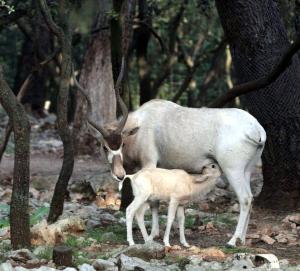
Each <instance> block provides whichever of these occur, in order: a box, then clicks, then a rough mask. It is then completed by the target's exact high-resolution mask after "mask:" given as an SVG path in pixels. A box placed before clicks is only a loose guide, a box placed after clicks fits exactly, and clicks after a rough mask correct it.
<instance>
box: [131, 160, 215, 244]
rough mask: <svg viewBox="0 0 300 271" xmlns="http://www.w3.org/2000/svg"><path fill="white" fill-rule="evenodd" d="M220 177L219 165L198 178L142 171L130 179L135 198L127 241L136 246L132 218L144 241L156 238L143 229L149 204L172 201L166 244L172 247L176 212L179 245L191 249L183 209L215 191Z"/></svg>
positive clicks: (181, 173) (180, 173) (179, 172)
mask: <svg viewBox="0 0 300 271" xmlns="http://www.w3.org/2000/svg"><path fill="white" fill-rule="evenodd" d="M219 176H220V169H219V167H218V166H217V165H216V164H210V165H207V166H205V167H204V169H203V173H202V174H201V175H199V176H191V175H189V174H188V173H186V172H185V171H184V170H178V169H174V170H167V169H161V168H154V169H142V170H140V171H139V172H138V173H136V174H134V175H130V176H127V177H129V178H130V179H131V185H132V189H133V194H134V200H133V202H132V203H131V204H130V205H129V206H128V207H127V209H126V226H127V241H128V243H129V245H134V241H133V237H132V222H133V217H134V216H135V217H136V220H137V223H138V225H139V228H140V230H141V232H142V235H143V238H144V240H145V241H148V240H151V239H153V236H151V235H150V236H148V233H147V230H146V228H145V225H144V212H145V210H146V208H147V202H149V201H150V202H151V201H157V200H167V201H169V208H168V221H167V227H166V231H165V236H164V244H165V246H170V242H169V236H170V230H171V226H172V223H173V220H174V217H175V214H176V211H177V218H178V224H179V233H180V242H181V244H182V245H184V246H186V247H188V246H189V244H188V243H187V241H186V239H185V235H184V220H185V217H184V208H183V205H184V204H186V203H188V202H190V201H193V200H195V199H197V198H199V197H203V196H205V195H206V194H207V193H209V192H210V191H211V190H212V189H213V188H214V186H215V184H216V180H217V178H218V177H219Z"/></svg>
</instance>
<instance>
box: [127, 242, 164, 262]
mask: <svg viewBox="0 0 300 271" xmlns="http://www.w3.org/2000/svg"><path fill="white" fill-rule="evenodd" d="M121 253H123V254H125V255H127V256H131V257H138V258H141V259H143V260H150V259H162V258H164V257H165V256H166V253H165V247H164V246H163V245H161V244H159V243H157V242H155V241H149V242H146V243H145V244H138V245H134V246H130V247H128V248H126V249H125V250H124V251H122V252H121Z"/></svg>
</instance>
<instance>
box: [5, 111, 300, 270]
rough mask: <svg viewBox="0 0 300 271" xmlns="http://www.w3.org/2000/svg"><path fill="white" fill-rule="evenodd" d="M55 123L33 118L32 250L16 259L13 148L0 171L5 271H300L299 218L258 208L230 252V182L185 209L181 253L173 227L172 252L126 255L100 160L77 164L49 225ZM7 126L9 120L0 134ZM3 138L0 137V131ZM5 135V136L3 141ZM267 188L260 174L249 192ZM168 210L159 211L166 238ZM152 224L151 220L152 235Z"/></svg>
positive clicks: (157, 246)
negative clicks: (59, 261)
mask: <svg viewBox="0 0 300 271" xmlns="http://www.w3.org/2000/svg"><path fill="white" fill-rule="evenodd" d="M54 119H55V118H54V117H53V116H51V115H50V116H49V117H47V118H46V119H43V120H39V121H37V120H36V119H34V118H32V119H31V122H32V146H31V148H32V152H31V153H32V155H31V188H30V196H31V197H30V212H31V224H32V250H31V251H29V250H20V251H12V250H11V248H10V240H9V238H10V231H9V223H8V213H9V201H10V195H11V187H12V177H11V176H12V169H13V148H14V147H13V143H12V142H10V143H9V146H8V149H7V152H6V154H5V156H4V158H3V161H2V162H1V164H0V179H1V182H0V263H1V264H0V271H11V270H16V271H17V270H18V271H26V270H27V269H32V270H41V271H51V270H53V271H54V270H55V269H64V270H68V271H72V270H74V271H75V269H79V270H82V271H93V270H244V269H250V270H254V269H255V270H269V269H270V268H271V266H273V267H279V268H280V269H279V270H300V257H299V255H300V238H299V235H300V211H299V210H295V213H283V212H279V211H276V212H275V211H270V210H261V209H259V208H254V210H253V213H252V216H251V220H250V225H249V230H248V234H247V244H246V246H242V247H238V248H227V247H226V246H225V244H226V242H227V241H228V240H229V239H230V236H231V234H232V233H233V231H234V229H235V225H236V220H237V216H238V209H239V206H238V204H237V202H236V198H235V195H234V194H233V192H232V191H231V190H230V187H228V185H227V184H226V182H220V183H219V187H218V188H216V189H215V191H214V192H212V193H211V194H210V195H209V196H208V198H207V199H206V200H205V201H203V202H200V203H194V204H190V206H187V208H186V236H187V240H188V242H189V243H190V244H191V247H190V248H188V249H187V248H183V247H181V246H179V242H178V239H179V237H178V230H177V226H176V224H175V225H174V230H173V233H172V239H171V244H173V246H172V247H171V248H168V249H166V248H165V247H164V246H162V239H161V237H160V238H159V239H157V240H155V242H150V243H147V244H145V245H142V243H143V242H142V238H141V235H140V232H139V230H138V229H137V226H136V225H135V228H134V238H135V240H136V242H137V243H138V245H136V246H134V247H130V248H128V246H127V243H126V227H125V217H124V213H123V212H120V211H119V206H120V195H119V193H118V191H117V184H116V183H115V182H114V181H113V180H112V179H111V177H110V173H109V169H108V167H107V165H105V164H104V163H103V161H102V162H101V159H99V157H88V156H81V157H77V159H76V163H75V169H74V173H73V176H72V180H71V182H70V185H69V191H70V194H69V198H68V199H67V200H66V203H65V208H64V214H63V216H62V217H61V218H60V220H59V221H58V222H57V223H55V224H52V225H48V224H47V223H46V220H45V217H46V216H47V213H48V211H49V202H50V200H51V196H52V191H53V188H54V185H55V182H56V180H57V177H58V173H59V169H60V166H61V158H62V146H61V143H60V141H59V138H58V136H57V134H56V133H55V132H54V129H53V127H54ZM4 125H5V120H4V121H3V123H0V126H1V127H3V126H4ZM0 132H1V131H0ZM1 134H2V133H1ZM261 187H262V177H261V174H260V168H259V166H258V167H257V170H256V173H255V174H253V176H252V190H253V192H254V195H256V196H257V195H258V194H259V192H260V189H261ZM165 221H166V205H165V204H162V205H161V208H160V224H161V233H160V236H163V230H164V226H165ZM150 224H151V216H150V214H149V213H147V214H146V225H147V227H148V229H149V230H150ZM56 244H63V245H65V246H67V247H69V248H71V249H72V252H73V264H72V265H73V266H71V267H68V268H65V267H58V266H55V265H54V263H53V261H52V250H53V247H54V245H56Z"/></svg>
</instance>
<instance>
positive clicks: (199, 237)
mask: <svg viewBox="0 0 300 271" xmlns="http://www.w3.org/2000/svg"><path fill="white" fill-rule="evenodd" d="M61 162H62V159H61V154H60V153H59V152H58V153H57V152H56V153H35V154H33V155H32V156H31V179H32V185H34V186H35V188H36V189H39V186H40V187H43V188H44V189H49V190H48V191H52V189H53V187H54V184H55V180H56V176H57V175H58V173H59V170H60V166H61ZM104 171H107V167H105V166H103V165H102V164H101V163H100V162H99V158H98V157H89V156H82V157H78V158H76V162H75V167H74V173H73V176H72V178H73V179H81V178H85V177H86V176H92V175H94V174H101V172H104ZM12 172H13V156H12V155H5V156H4V158H3V161H2V162H1V165H0V180H1V182H0V187H1V186H2V187H4V186H7V185H10V184H9V183H10V182H11V176H12ZM48 177H49V178H48ZM38 180H40V181H41V183H39V181H38ZM48 193H50V192H48ZM229 204H232V202H231V203H230V200H228V201H227V202H226V200H225V201H223V202H221V203H217V202H215V203H211V204H208V205H205V208H203V206H202V209H204V210H203V211H204V212H209V213H212V214H224V213H227V212H228V209H229V207H230V205H229ZM200 209H201V206H200ZM296 211H298V212H299V210H295V212H296ZM161 212H162V213H164V212H165V211H164V210H162V211H161ZM289 214H290V213H285V212H280V211H274V210H262V209H259V208H257V207H254V209H253V211H252V215H251V220H250V225H249V230H248V234H256V233H258V232H260V233H265V234H268V235H269V236H272V234H273V232H275V233H274V235H275V234H276V231H280V230H281V229H283V228H284V227H285V226H284V225H283V223H282V220H283V219H284V218H285V217H286V216H287V215H289ZM237 215H238V214H237V213H235V214H234V216H235V217H236V216H237ZM198 224H199V225H196V226H195V225H194V226H192V227H191V228H190V229H187V233H186V235H187V240H188V242H190V244H191V245H195V246H198V247H203V248H206V247H211V246H214V247H223V248H225V244H226V242H227V241H228V240H229V239H230V235H231V234H232V233H233V231H234V229H235V226H236V225H235V223H234V224H233V223H227V224H226V223H224V226H215V225H214V226H213V227H212V228H211V229H210V230H208V229H207V228H206V229H202V230H201V224H203V223H202V222H201V217H200V222H199V221H198ZM204 224H205V223H204ZM202 228H203V227H202ZM136 234H137V235H138V233H136ZM250 241H251V242H250ZM172 243H173V244H178V236H177V234H175V236H174V235H173V237H172ZM243 249H244V250H247V249H250V250H255V251H257V252H269V253H273V254H275V255H276V256H277V257H278V258H279V259H288V260H289V261H290V263H292V264H300V245H299V235H298V243H297V244H294V245H293V244H292V245H291V244H283V243H279V242H275V243H274V244H272V245H268V244H266V243H265V242H263V241H261V240H256V241H255V240H254V239H252V240H247V246H246V247H243V248H242V250H243ZM236 251H238V250H234V249H233V250H232V251H231V250H230V249H229V250H228V252H229V253H230V252H232V253H234V252H236Z"/></svg>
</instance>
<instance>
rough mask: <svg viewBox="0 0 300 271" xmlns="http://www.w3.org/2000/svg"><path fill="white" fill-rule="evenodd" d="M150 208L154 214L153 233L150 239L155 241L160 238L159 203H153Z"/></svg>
mask: <svg viewBox="0 0 300 271" xmlns="http://www.w3.org/2000/svg"><path fill="white" fill-rule="evenodd" d="M150 208H151V213H152V228H151V233H150V237H149V238H150V239H151V240H153V238H154V237H156V236H159V220H158V208H159V201H154V202H151V203H150Z"/></svg>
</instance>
